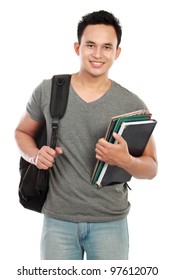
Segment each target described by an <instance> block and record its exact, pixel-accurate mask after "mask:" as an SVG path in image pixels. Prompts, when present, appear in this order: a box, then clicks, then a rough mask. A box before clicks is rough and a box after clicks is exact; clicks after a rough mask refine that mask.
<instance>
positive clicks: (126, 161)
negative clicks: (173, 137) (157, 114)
mask: <svg viewBox="0 0 174 280" xmlns="http://www.w3.org/2000/svg"><path fill="white" fill-rule="evenodd" d="M113 136H114V138H115V139H116V140H117V141H118V143H119V144H117V145H115V144H111V143H108V142H107V141H106V140H105V139H103V138H102V139H100V140H99V141H98V143H97V145H96V158H97V159H98V160H102V161H104V162H106V163H108V164H109V165H117V166H119V167H121V168H123V169H125V170H126V171H127V172H129V173H130V174H131V175H132V176H134V177H135V178H138V179H152V178H154V177H155V176H156V174H157V169H158V167H157V155H156V147H155V142H154V139H153V137H151V138H150V139H149V142H148V144H147V146H146V148H145V150H144V153H143V155H142V156H141V157H133V156H131V155H130V154H129V151H128V147H127V143H126V141H125V140H124V139H123V138H122V137H121V136H120V135H118V134H116V133H114V134H113Z"/></svg>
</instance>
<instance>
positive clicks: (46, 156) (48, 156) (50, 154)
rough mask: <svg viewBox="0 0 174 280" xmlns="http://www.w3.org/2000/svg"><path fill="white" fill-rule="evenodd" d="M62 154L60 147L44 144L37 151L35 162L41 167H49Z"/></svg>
mask: <svg viewBox="0 0 174 280" xmlns="http://www.w3.org/2000/svg"><path fill="white" fill-rule="evenodd" d="M60 154H62V149H61V148H60V147H56V149H55V150H54V149H52V148H50V147H49V146H43V147H42V148H41V149H40V150H39V151H38V153H37V155H36V157H35V160H34V164H35V165H36V166H37V168H39V169H44V170H46V169H49V168H50V167H52V166H53V164H54V161H55V158H56V157H57V156H58V155H60Z"/></svg>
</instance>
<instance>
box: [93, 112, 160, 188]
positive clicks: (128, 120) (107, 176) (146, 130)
mask: <svg viewBox="0 0 174 280" xmlns="http://www.w3.org/2000/svg"><path fill="white" fill-rule="evenodd" d="M113 120H114V121H113ZM115 120H116V121H115ZM113 124H114V125H113ZM137 125H138V126H137ZM155 125H156V121H155V120H151V114H150V113H149V112H148V111H147V110H140V111H135V112H132V113H128V114H124V115H121V116H118V117H114V118H112V120H111V122H110V124H109V126H108V128H107V132H106V135H105V139H106V140H107V141H109V142H110V143H115V144H117V143H116V142H115V139H114V137H113V136H112V134H113V132H114V131H115V132H116V133H119V134H120V135H121V136H122V137H123V138H124V139H125V140H126V141H127V143H128V148H129V152H130V154H132V155H133V156H140V155H142V153H143V151H144V149H145V147H146V144H147V142H148V140H149V138H150V136H151V134H152V132H153V129H154V127H155ZM140 140H141V141H140ZM140 148H141V149H140ZM135 151H136V153H135ZM138 151H139V153H138ZM140 151H141V153H140ZM130 179H131V175H130V174H129V173H128V172H126V171H125V170H123V169H122V168H119V167H117V166H108V164H107V163H104V162H102V161H99V160H98V161H97V163H96V166H95V168H94V172H93V175H92V178H91V182H92V184H97V185H98V186H100V187H101V186H104V185H110V184H113V183H121V182H127V181H129V180H130Z"/></svg>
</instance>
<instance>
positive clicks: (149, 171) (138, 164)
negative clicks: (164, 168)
mask: <svg viewBox="0 0 174 280" xmlns="http://www.w3.org/2000/svg"><path fill="white" fill-rule="evenodd" d="M121 167H122V168H124V169H125V170H126V171H127V172H129V173H130V174H131V175H132V176H133V177H135V178H137V179H153V178H154V177H155V176H156V174H157V169H158V166H157V162H156V161H155V159H153V158H151V157H149V156H145V155H144V156H141V157H137V158H136V157H132V156H130V161H129V162H128V164H125V165H123V166H121Z"/></svg>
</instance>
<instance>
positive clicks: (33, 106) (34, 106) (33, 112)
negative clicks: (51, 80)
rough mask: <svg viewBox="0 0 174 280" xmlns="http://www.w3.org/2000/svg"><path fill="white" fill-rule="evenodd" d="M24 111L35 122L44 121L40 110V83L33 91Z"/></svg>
mask: <svg viewBox="0 0 174 280" xmlns="http://www.w3.org/2000/svg"><path fill="white" fill-rule="evenodd" d="M26 110H27V112H28V114H29V115H30V117H31V118H32V119H34V120H36V121H43V120H44V114H43V110H42V83H41V84H40V85H39V86H37V87H36V88H35V90H34V91H33V93H32V95H31V97H30V99H29V101H28V103H27V106H26Z"/></svg>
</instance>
